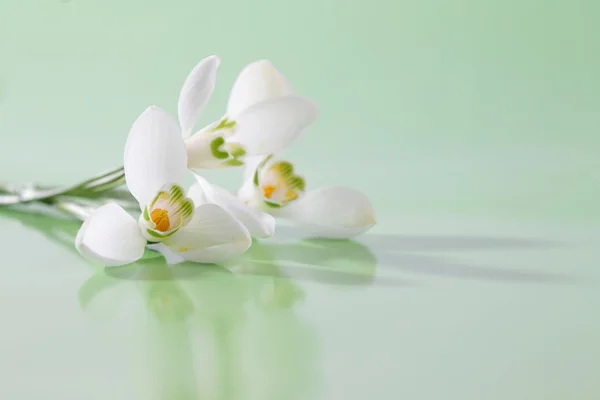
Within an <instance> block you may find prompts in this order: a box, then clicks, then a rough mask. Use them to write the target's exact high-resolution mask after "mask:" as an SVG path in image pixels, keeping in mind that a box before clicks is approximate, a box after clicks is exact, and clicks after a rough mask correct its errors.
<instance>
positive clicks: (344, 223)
mask: <svg viewBox="0 0 600 400" xmlns="http://www.w3.org/2000/svg"><path fill="white" fill-rule="evenodd" d="M289 96H293V90H292V87H291V85H290V84H289V82H288V81H287V80H286V78H285V77H284V76H283V75H282V74H281V73H280V72H279V71H278V70H277V69H276V68H275V67H274V66H273V65H272V64H271V63H270V62H269V61H267V60H260V61H255V62H253V63H251V64H249V65H248V66H246V68H244V70H243V71H242V72H241V73H240V75H239V76H238V78H237V80H236V82H235V84H234V87H233V89H232V91H231V95H230V99H229V106H228V108H229V110H233V112H236V111H238V110H244V109H252V107H254V105H255V104H257V103H258V104H260V103H262V102H265V101H276V100H277V99H283V98H287V97H289ZM238 195H239V197H240V198H241V199H242V200H243V201H244V202H246V203H247V204H248V205H250V206H251V207H254V208H256V209H258V210H262V211H265V212H268V213H270V214H272V215H275V216H278V217H283V218H286V219H289V220H290V221H292V222H294V223H295V224H297V225H298V226H299V227H300V228H302V229H304V230H306V231H308V232H309V233H311V234H313V235H315V236H321V237H329V238H348V237H353V236H356V235H358V234H361V233H363V232H365V231H367V230H368V229H370V228H371V227H372V226H374V225H375V216H374V212H373V207H372V206H371V203H370V202H369V200H368V199H367V197H366V196H365V195H364V194H362V193H360V192H358V191H356V190H354V189H351V188H346V187H327V188H322V189H317V190H313V191H308V192H306V183H305V180H304V178H302V177H300V176H298V175H296V173H295V170H294V166H293V165H292V164H291V163H290V162H287V161H284V160H280V159H278V158H277V157H275V156H272V155H271V156H267V157H254V158H252V159H247V160H246V169H245V177H244V184H243V186H242V188H241V189H240V191H239V192H238Z"/></svg>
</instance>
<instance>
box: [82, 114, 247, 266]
mask: <svg viewBox="0 0 600 400" xmlns="http://www.w3.org/2000/svg"><path fill="white" fill-rule="evenodd" d="M187 164H188V157H187V154H186V147H185V143H184V140H183V138H182V136H181V132H180V129H179V127H178V126H177V123H176V122H175V121H174V120H173V119H172V118H171V117H170V116H169V114H167V113H166V112H165V111H163V110H162V109H160V108H158V107H150V108H148V109H147V110H146V111H144V112H143V113H142V115H140V116H139V117H138V119H137V120H136V121H135V123H134V124H133V126H132V128H131V131H130V133H129V137H128V138H127V143H126V145H125V159H124V167H125V179H126V184H127V187H128V189H129V191H130V192H131V194H132V195H133V196H134V197H135V198H136V199H137V201H138V202H139V205H140V209H141V211H142V213H141V216H140V218H139V220H138V221H136V220H135V219H134V218H133V217H132V216H131V215H130V214H128V213H127V212H126V211H125V210H124V209H122V208H121V207H120V206H118V205H116V204H107V205H104V206H102V207H100V208H98V209H97V210H96V211H95V212H94V213H93V214H92V215H91V216H90V217H89V218H87V219H86V221H85V222H84V223H83V225H82V227H81V228H80V230H79V232H78V234H77V238H76V239H75V246H76V248H77V250H78V251H79V253H80V254H81V255H82V256H83V257H85V258H86V259H88V260H90V261H92V262H96V263H99V264H103V265H106V266H119V265H123V264H128V263H132V262H134V261H136V260H138V259H140V258H141V257H142V255H143V254H144V249H145V247H146V245H147V244H148V243H162V244H164V245H166V246H167V247H168V248H169V250H170V251H171V252H173V253H175V254H177V255H179V256H181V257H182V258H184V259H186V260H189V261H195V262H202V263H216V262H221V261H224V260H226V259H229V258H232V257H235V256H238V255H240V254H242V253H244V252H245V251H246V250H247V249H248V248H249V247H250V245H251V243H252V239H251V237H250V234H249V232H248V230H247V229H246V228H245V227H244V225H243V224H241V223H240V222H239V221H238V220H237V219H236V218H234V217H233V216H232V215H231V214H230V213H229V212H228V211H226V210H225V209H223V208H222V207H220V206H218V205H216V204H202V205H198V206H195V205H194V202H193V201H192V200H191V199H189V198H188V197H186V195H185V192H184V190H183V189H182V187H181V185H182V181H183V178H184V176H185V174H186V172H187Z"/></svg>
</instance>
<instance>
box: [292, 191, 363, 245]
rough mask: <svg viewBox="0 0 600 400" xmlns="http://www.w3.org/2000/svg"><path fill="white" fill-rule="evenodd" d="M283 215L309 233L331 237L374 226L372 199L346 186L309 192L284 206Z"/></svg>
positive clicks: (353, 234) (358, 232)
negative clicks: (370, 200)
mask: <svg viewBox="0 0 600 400" xmlns="http://www.w3.org/2000/svg"><path fill="white" fill-rule="evenodd" d="M281 213H282V216H283V217H285V218H288V219H289V220H291V221H292V222H294V223H295V224H297V225H298V227H299V228H301V229H303V230H305V231H307V232H308V233H310V234H312V235H314V236H319V237H328V238H338V239H342V238H349V237H353V236H356V235H359V234H361V233H363V232H365V231H367V230H368V229H370V228H371V227H373V226H374V225H375V214H374V212H373V207H372V206H371V203H370V202H369V199H367V197H366V196H365V195H364V194H362V193H361V192H359V191H356V190H354V189H350V188H346V187H328V188H323V189H317V190H312V191H309V192H307V193H306V194H305V195H304V196H303V197H301V198H300V199H298V200H297V201H296V202H295V203H292V204H290V205H289V206H287V207H285V208H283V209H281Z"/></svg>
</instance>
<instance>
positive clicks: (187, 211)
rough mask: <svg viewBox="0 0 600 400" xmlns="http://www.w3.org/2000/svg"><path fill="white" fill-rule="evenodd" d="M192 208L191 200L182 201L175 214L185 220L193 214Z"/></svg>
mask: <svg viewBox="0 0 600 400" xmlns="http://www.w3.org/2000/svg"><path fill="white" fill-rule="evenodd" d="M194 208H195V207H194V202H193V201H192V200H184V201H182V202H181V203H180V204H179V207H177V210H175V213H176V214H179V215H181V217H182V218H183V219H186V218H189V217H190V216H191V215H192V214H193V213H194Z"/></svg>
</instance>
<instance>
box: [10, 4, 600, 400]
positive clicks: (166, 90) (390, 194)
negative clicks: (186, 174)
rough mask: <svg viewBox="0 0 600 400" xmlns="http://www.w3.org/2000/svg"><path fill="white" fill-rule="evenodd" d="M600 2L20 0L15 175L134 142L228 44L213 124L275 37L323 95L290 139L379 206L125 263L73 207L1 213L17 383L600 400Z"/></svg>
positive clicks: (81, 164)
mask: <svg viewBox="0 0 600 400" xmlns="http://www.w3.org/2000/svg"><path fill="white" fill-rule="evenodd" d="M598 21H600V3H599V2H597V1H593V0H589V1H583V0H576V1H566V0H564V1H553V0H546V1H541V0H540V1H535V0H524V1H516V0H510V1H489V0H488V1H485V0H480V1H475V0H471V1H467V0H461V1H457V0H434V1H416V0H409V1H395V0H385V1H384V0H375V1H360V2H359V1H356V0H348V1H342V0H308V1H283V0H279V1H277V0H260V1H222V0H219V1H211V2H209V1H194V0H169V1H167V0H161V1H159V0H103V1H100V0H71V1H69V2H60V0H35V1H31V0H1V2H0V137H1V138H2V142H1V143H2V146H0V171H2V172H0V180H3V181H14V182H26V181H39V182H43V183H56V184H66V183H70V182H75V181H77V180H79V179H83V178H86V177H88V176H89V175H92V174H94V173H96V172H99V171H102V170H104V169H107V168H109V167H112V166H116V165H119V164H120V163H121V162H122V160H121V158H122V147H123V144H124V142H125V138H126V135H127V132H128V130H129V127H130V126H131V124H132V122H133V121H134V119H135V118H136V117H137V115H139V114H140V113H141V111H142V110H143V109H144V108H145V107H147V106H148V105H151V104H157V105H159V106H161V107H163V108H165V109H167V110H168V111H170V112H172V113H174V112H175V111H176V102H177V96H178V93H179V89H180V87H181V85H182V83H183V80H184V79H185V77H186V75H187V73H188V72H189V71H190V70H191V68H192V67H193V66H194V65H195V64H196V63H197V62H198V61H199V60H200V59H201V58H203V57H205V56H207V55H210V54H218V55H219V56H221V58H222V64H221V69H220V71H219V77H218V86H217V89H216V91H215V94H214V96H213V99H212V101H211V102H210V104H209V106H208V107H207V109H206V111H205V113H204V116H203V121H204V122H206V123H208V122H210V121H212V120H213V119H215V118H217V117H219V116H220V115H221V114H222V113H223V112H224V109H225V105H226V101H227V96H228V92H229V89H230V88H231V84H232V83H233V79H234V78H235V76H236V74H237V73H238V72H239V71H240V69H241V68H242V67H243V66H244V65H245V64H246V63H248V62H251V61H253V60H256V59H260V58H268V59H270V60H271V61H272V62H273V63H274V64H275V65H276V66H277V67H278V68H279V69H280V70H281V71H283V72H284V73H285V74H286V76H287V77H288V78H289V80H290V81H291V83H292V85H293V86H294V87H295V88H296V90H297V92H299V93H301V94H303V95H305V96H307V97H310V98H312V99H314V100H315V101H316V102H317V103H318V104H319V106H320V110H321V114H320V117H319V120H318V122H317V123H316V124H315V125H314V126H313V127H312V128H311V130H310V132H308V134H307V135H306V136H305V137H303V138H302V139H301V140H300V141H299V142H298V143H296V145H295V146H294V147H293V148H292V149H290V151H289V152H287V153H286V156H289V158H290V159H292V160H294V161H296V162H297V164H298V168H299V169H300V171H301V172H302V173H303V174H304V175H305V176H306V177H307V181H308V184H309V186H310V187H319V186H324V185H329V184H344V185H351V186H353V187H356V188H358V189H360V190H363V191H364V192H366V193H367V194H368V196H369V197H370V198H371V200H372V202H373V204H374V207H375V210H376V214H377V218H378V222H379V224H378V226H377V227H376V228H375V229H373V231H372V232H371V233H370V234H368V235H366V236H364V237H362V238H360V239H359V242H360V243H362V244H359V243H352V242H350V243H324V242H321V241H316V242H314V241H313V242H311V241H308V242H306V241H300V242H296V241H294V240H295V239H294V238H293V234H292V233H291V231H290V230H289V229H288V230H285V229H282V230H280V232H279V234H278V235H277V237H276V238H275V239H273V240H272V241H270V242H266V243H264V244H262V245H257V246H255V248H254V249H253V250H252V251H251V253H250V254H249V255H248V256H247V257H246V258H245V259H244V260H242V261H240V262H236V263H233V264H232V265H229V266H228V268H219V267H202V266H197V265H195V266H194V265H183V266H179V267H176V268H174V269H171V270H169V269H167V268H166V267H164V265H163V263H162V261H161V260H160V259H154V260H150V261H147V262H144V263H140V264H139V265H134V266H131V267H126V268H122V269H117V270H110V272H104V271H103V270H96V269H94V268H93V267H92V266H90V265H89V264H88V263H86V262H85V261H83V260H82V259H81V258H80V257H79V256H78V255H77V254H76V252H74V251H73V249H72V245H71V242H72V238H73V234H74V232H76V230H77V224H76V223H71V222H56V220H54V219H49V218H44V217H33V218H31V217H27V216H22V215H19V214H14V213H6V212H3V213H2V215H1V217H0V228H2V233H1V235H2V236H1V238H2V240H3V242H2V245H1V246H2V247H1V249H2V251H3V258H2V262H1V267H0V276H1V277H2V279H0V316H1V318H2V327H1V329H0V355H1V356H0V376H1V377H2V379H1V380H0V398H2V399H38V398H44V399H48V398H52V399H175V400H178V399H196V398H203V399H204V398H207V399H221V400H229V399H233V400H239V399H260V400H267V399H277V400H279V399H327V400H337V399H340V400H354V399H366V398H370V399H399V398H407V399H427V400H429V399H436V400H437V399H442V400H443V399H460V400H464V399H473V400H481V399H486V400H487V399H492V400H496V399H498V400H500V399H502V400H504V399H511V400H519V399H523V400H534V399H535V400H537V399H540V400H541V399H544V400H549V399H552V400H554V399H556V400H558V399H561V400H562V399H578V400H579V399H586V400H587V399H597V398H598V397H599V396H600V345H599V344H598V337H600V335H599V334H600V322H598V317H597V315H598V313H597V310H598V308H599V306H600V296H599V294H598V282H599V281H598V278H599V277H600V275H599V273H598V270H597V269H598V267H599V265H598V264H599V261H598V260H600V251H599V250H598V240H599V239H600V228H599V226H598V223H599V222H600V213H599V212H598V207H599V204H600V201H599V200H600V190H599V187H600V158H599V157H598V154H599V150H600V137H599V132H598V130H599V128H600V113H599V109H600V80H599V79H598V74H599V71H600V39H599V34H600V28H598ZM207 176H208V177H209V178H211V179H215V180H219V182H220V183H222V184H223V185H225V186H227V187H229V188H231V189H234V188H235V187H236V185H237V184H239V171H227V172H219V173H215V172H210V173H207ZM57 238H59V239H57ZM134 278H135V279H134Z"/></svg>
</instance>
